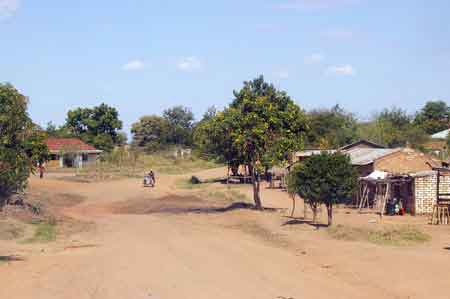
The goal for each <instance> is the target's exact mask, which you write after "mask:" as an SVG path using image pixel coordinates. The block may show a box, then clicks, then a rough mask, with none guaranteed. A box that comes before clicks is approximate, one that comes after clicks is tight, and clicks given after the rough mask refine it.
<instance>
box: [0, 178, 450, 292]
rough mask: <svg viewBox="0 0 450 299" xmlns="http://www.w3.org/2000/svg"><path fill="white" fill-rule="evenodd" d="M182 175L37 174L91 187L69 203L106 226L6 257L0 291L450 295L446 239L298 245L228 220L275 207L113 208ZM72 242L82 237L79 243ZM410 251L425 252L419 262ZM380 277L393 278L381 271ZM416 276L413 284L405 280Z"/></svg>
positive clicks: (169, 188) (45, 185)
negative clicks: (92, 179) (75, 177)
mask: <svg viewBox="0 0 450 299" xmlns="http://www.w3.org/2000/svg"><path fill="white" fill-rule="evenodd" d="M211 172H213V171H211ZM211 174H213V173H211ZM205 175H208V173H207V172H206V173H205ZM175 180H176V178H175V177H173V176H167V177H162V178H160V180H159V181H158V185H157V188H156V189H154V190H151V191H150V190H148V189H144V188H137V187H136V185H138V184H139V181H138V180H122V181H115V182H107V183H98V184H81V183H70V182H63V181H56V180H44V181H35V180H33V181H32V188H34V189H35V190H47V191H49V192H73V193H77V194H81V195H83V196H85V197H86V201H84V202H83V203H82V204H80V205H77V206H75V207H71V208H67V209H65V210H64V213H65V214H66V215H69V216H72V217H76V218H78V219H82V220H85V221H93V222H95V224H96V228H95V229H94V230H91V231H87V232H83V233H80V234H77V235H73V236H71V237H70V239H68V240H61V241H58V242H57V243H56V244H53V245H45V246H44V245H42V246H43V248H45V249H44V251H43V252H42V251H41V252H39V251H38V253H33V254H32V255H30V256H29V257H28V258H27V259H26V261H25V262H18V263H11V264H9V265H7V266H3V267H0V284H1V287H0V298H11V299H15V298H24V299H25V298H33V299H40V298H42V299H51V298H67V299H70V298H74V299H75V298H76V299H83V298H120V299H123V298H133V299H134V298H161V299H163V298H170V299H174V298H186V299H188V298H196V299H201V298H243V299H244V298H255V299H256V298H258V299H264V298H268V299H272V298H295V299H299V298H381V297H383V298H425V297H428V295H430V294H432V295H433V296H432V297H433V298H449V297H450V296H446V295H447V293H446V292H445V291H443V290H442V288H444V289H445V287H447V288H448V287H449V285H448V284H446V281H447V283H448V282H450V268H449V271H445V270H444V269H445V267H448V266H449V265H450V263H449V262H445V261H446V259H448V258H450V252H444V251H443V250H441V248H439V246H441V243H439V244H435V246H436V248H435V249H434V248H433V246H434V245H429V246H428V247H432V248H431V249H430V248H428V247H427V248H426V250H427V251H429V252H431V253H430V254H429V257H427V256H425V255H423V254H422V253H421V251H420V250H421V248H418V249H407V250H406V257H405V253H403V252H401V251H400V250H398V249H390V248H378V247H374V246H373V245H367V244H359V243H357V244H358V245H355V243H348V242H338V241H330V240H323V239H321V237H319V238H318V239H314V240H312V239H310V232H308V231H305V232H304V234H302V236H301V237H299V239H293V240H292V241H293V242H294V243H295V244H296V245H294V246H288V247H289V248H285V247H283V246H273V244H269V243H268V242H265V241H263V240H262V239H261V238H258V237H255V236H254V235H252V234H249V233H246V232H244V231H242V230H239V229H230V228H229V227H227V225H228V224H239V223H240V221H242V220H243V219H244V220H249V219H254V218H255V219H258V220H261V221H265V222H267V225H268V226H270V225H272V222H274V223H275V224H274V225H275V226H277V227H278V223H276V221H278V220H277V219H278V218H279V215H269V216H267V220H266V219H265V216H264V215H262V216H261V215H258V214H255V213H256V212H252V211H236V212H232V213H230V214H222V215H198V214H187V215H186V214H176V215H170V214H151V215H132V214H126V215H119V214H112V213H111V209H110V207H111V204H114V203H116V202H122V201H124V200H127V199H136V198H146V199H148V200H149V201H151V200H155V199H156V198H159V197H162V196H167V195H171V194H172V195H173V194H174V192H177V191H176V190H175V189H174V182H175ZM50 190H51V191H50ZM247 192H248V191H247ZM276 192H277V193H276ZM277 194H278V195H277ZM278 196H279V191H266V193H265V203H266V204H267V205H269V206H276V207H282V206H289V202H288V201H286V200H285V198H284V199H283V200H280V198H279V197H278ZM228 222H230V223H228ZM265 222H264V223H265ZM295 235H296V236H298V235H300V234H295ZM302 238H304V239H302ZM439 241H442V240H439ZM71 244H77V246H78V245H79V246H78V247H77V246H74V248H69V247H68V246H70V245H71ZM83 245H84V246H83ZM355 246H359V248H355ZM297 247H298V248H299V249H300V248H302V249H305V248H306V250H307V251H308V255H302V254H298V251H297V250H296V248H297ZM356 254H358V257H355V255H356ZM389 259H391V260H389ZM408 261H409V262H410V263H413V262H414V261H416V263H418V267H419V269H417V267H414V266H411V265H409V263H408ZM443 263H444V264H443ZM396 264H397V265H400V269H398V267H397V266H396ZM389 265H390V267H391V269H392V270H390V269H389ZM427 265H428V266H430V268H428V266H427ZM435 266H438V267H437V268H434V267H435ZM371 267H373V268H372V269H371ZM431 267H433V268H431ZM443 267H444V269H443ZM389 271H392V277H389ZM447 273H449V274H448V279H446V277H445V275H447ZM433 276H435V277H436V279H435V280H434V282H432V279H431V278H432V277H433ZM442 276H444V277H442ZM380 277H385V278H384V280H383V279H381V281H380ZM421 278H422V279H421ZM408 279H409V280H410V281H411V284H408V283H407V282H405V280H408ZM424 280H425V281H424ZM427 280H429V281H427ZM389 282H392V284H393V285H389V284H388V283H389Z"/></svg>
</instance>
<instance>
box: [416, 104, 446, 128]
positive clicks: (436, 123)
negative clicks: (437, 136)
mask: <svg viewBox="0 0 450 299" xmlns="http://www.w3.org/2000/svg"><path fill="white" fill-rule="evenodd" d="M449 116H450V107H449V106H448V105H447V103H445V102H443V101H429V102H427V103H426V104H425V106H424V107H423V108H422V110H420V112H419V113H417V115H416V118H415V120H414V123H415V124H416V125H417V126H419V127H420V128H422V129H423V130H424V131H425V132H426V133H427V134H434V133H437V132H439V131H443V130H445V129H448V127H449Z"/></svg>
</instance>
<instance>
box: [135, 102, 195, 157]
mask: <svg viewBox="0 0 450 299" xmlns="http://www.w3.org/2000/svg"><path fill="white" fill-rule="evenodd" d="M193 125H194V115H193V114H192V112H191V111H190V110H189V109H188V108H186V107H183V106H176V107H173V108H170V109H167V110H166V111H164V114H163V117H161V116H157V115H150V116H144V117H141V118H140V119H139V121H138V122H136V123H134V124H133V126H132V128H131V133H133V145H134V146H136V147H138V148H141V149H143V150H144V151H146V152H147V153H154V152H158V151H161V150H164V149H167V148H169V147H171V146H190V145H191V144H192V130H193Z"/></svg>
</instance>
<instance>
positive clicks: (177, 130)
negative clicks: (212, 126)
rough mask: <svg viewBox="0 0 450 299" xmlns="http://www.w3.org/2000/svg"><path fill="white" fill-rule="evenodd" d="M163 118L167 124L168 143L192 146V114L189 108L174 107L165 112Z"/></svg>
mask: <svg viewBox="0 0 450 299" xmlns="http://www.w3.org/2000/svg"><path fill="white" fill-rule="evenodd" d="M163 117H164V118H165V119H166V121H167V122H168V123H169V136H168V137H169V140H168V143H170V144H174V145H187V146H189V145H191V144H192V129H193V126H194V114H193V113H192V111H191V110H190V109H189V108H187V107H183V106H175V107H173V108H170V109H167V110H165V111H164V113H163Z"/></svg>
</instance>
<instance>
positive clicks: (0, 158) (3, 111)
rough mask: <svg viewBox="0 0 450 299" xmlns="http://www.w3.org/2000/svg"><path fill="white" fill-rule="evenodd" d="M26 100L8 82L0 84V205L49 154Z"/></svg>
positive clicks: (21, 188)
mask: <svg viewBox="0 0 450 299" xmlns="http://www.w3.org/2000/svg"><path fill="white" fill-rule="evenodd" d="M27 106H28V100H27V98H26V97H25V96H24V95H22V94H20V93H19V91H17V89H15V88H14V87H13V86H12V85H10V84H0V205H2V204H4V203H5V201H6V199H7V198H8V196H9V195H11V193H14V192H16V191H21V190H23V189H24V188H25V187H26V183H27V180H28V177H29V175H30V173H31V172H33V171H34V167H35V166H36V164H37V163H42V162H44V161H45V160H46V159H47V157H48V149H47V146H46V145H45V144H44V142H43V139H44V137H45V135H44V134H43V133H42V131H41V130H39V129H38V127H37V126H36V125H34V124H33V122H32V121H31V119H30V117H29V116H28V113H27Z"/></svg>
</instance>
